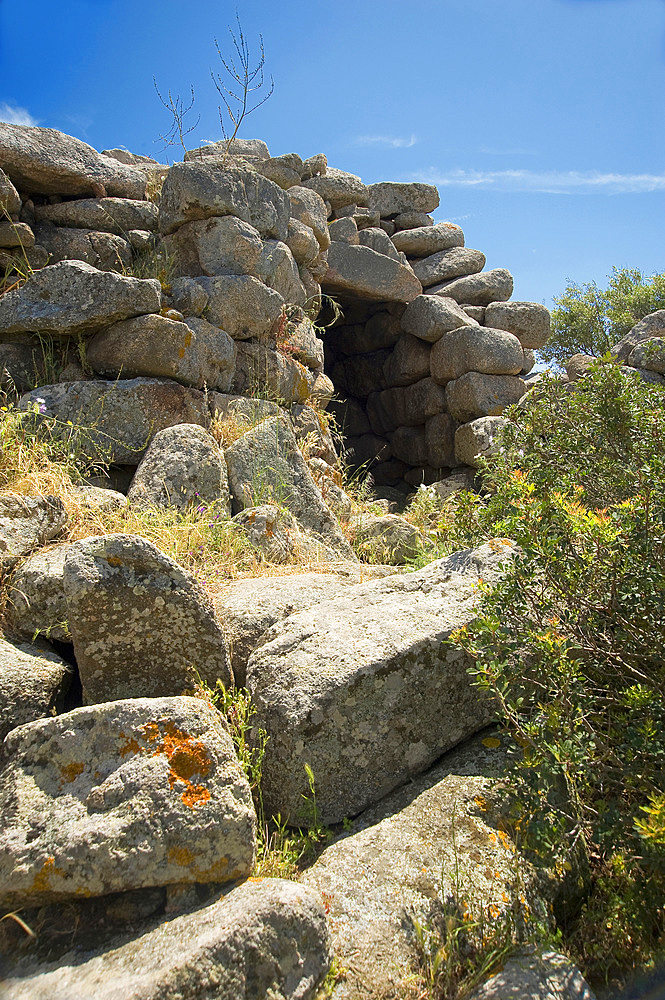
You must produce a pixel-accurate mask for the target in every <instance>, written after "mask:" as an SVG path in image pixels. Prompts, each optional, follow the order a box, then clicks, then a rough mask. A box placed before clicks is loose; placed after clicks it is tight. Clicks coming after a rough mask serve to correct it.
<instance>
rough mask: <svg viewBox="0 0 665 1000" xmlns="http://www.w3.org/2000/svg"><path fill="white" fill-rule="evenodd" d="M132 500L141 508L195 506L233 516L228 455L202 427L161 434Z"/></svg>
mask: <svg viewBox="0 0 665 1000" xmlns="http://www.w3.org/2000/svg"><path fill="white" fill-rule="evenodd" d="M127 498H128V500H129V501H130V502H131V503H133V504H138V505H140V506H141V507H175V508H176V509H177V510H186V509H187V508H188V507H191V506H192V505H197V506H203V507H208V506H210V505H211V504H216V505H217V509H218V510H219V511H220V512H221V513H222V514H226V515H227V516H230V514H231V501H230V497H229V484H228V478H227V475H226V462H225V460H224V455H223V453H222V451H221V449H220V447H219V445H218V444H217V442H216V441H215V439H214V438H213V437H212V435H211V434H209V433H208V431H206V430H204V428H203V427H200V426H199V425H198V424H177V425H176V426H175V427H167V428H166V429H165V430H163V431H158V432H157V434H155V436H154V438H153V439H152V441H151V442H150V445H149V447H148V450H147V451H146V453H145V455H144V456H143V458H142V459H141V462H140V464H139V467H138V468H137V470H136V473H135V474H134V478H133V479H132V485H131V486H130V489H129V493H128V494H127Z"/></svg>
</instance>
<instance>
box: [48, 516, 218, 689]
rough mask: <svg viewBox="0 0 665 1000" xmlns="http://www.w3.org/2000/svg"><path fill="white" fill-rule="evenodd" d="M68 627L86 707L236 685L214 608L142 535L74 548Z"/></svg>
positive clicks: (66, 580) (68, 568)
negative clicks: (218, 683) (200, 682)
mask: <svg viewBox="0 0 665 1000" xmlns="http://www.w3.org/2000/svg"><path fill="white" fill-rule="evenodd" d="M63 584H64V590H65V596H66V599H67V612H68V621H69V628H70V631H71V634H72V639H73V641H74V653H75V655H76V662H77V664H78V668H79V674H80V676H81V684H82V685H83V695H84V699H85V701H86V703H88V704H91V703H95V702H103V701H113V700H117V699H119V698H140V697H153V698H156V697H161V696H164V695H179V694H183V692H185V691H189V690H191V689H192V688H193V687H194V685H195V683H196V680H197V674H198V675H199V676H200V677H201V679H202V680H204V681H206V682H207V683H208V684H211V685H212V686H214V684H215V681H216V680H217V678H219V679H220V680H222V682H223V683H224V684H225V685H226V686H227V687H228V686H230V685H231V684H232V683H233V674H232V673H231V669H230V666H229V657H228V650H227V647H226V641H225V639H224V635H223V633H222V630H221V628H220V626H219V624H218V622H217V620H216V619H215V616H214V613H213V610H212V606H211V604H210V601H209V599H208V598H207V597H206V595H205V593H204V591H203V590H202V588H201V587H200V585H199V584H198V583H197V582H196V580H195V579H194V577H192V576H190V574H189V573H187V572H186V570H184V569H182V567H180V566H178V564H177V563H175V562H174V561H173V560H172V559H170V558H169V557H168V556H166V555H164V553H163V552H160V551H159V549H158V548H157V547H156V546H155V545H153V544H152V542H149V541H147V539H145V538H141V537H139V536H138V535H122V534H116V535H100V536H97V537H93V538H86V539H84V540H83V541H82V542H76V543H75V544H74V545H72V547H71V548H70V550H69V552H68V553H67V555H66V557H65V563H64V571H63Z"/></svg>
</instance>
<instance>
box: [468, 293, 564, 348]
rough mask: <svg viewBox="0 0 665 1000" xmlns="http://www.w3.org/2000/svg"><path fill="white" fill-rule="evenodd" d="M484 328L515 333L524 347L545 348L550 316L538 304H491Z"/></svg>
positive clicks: (486, 311) (548, 333)
mask: <svg viewBox="0 0 665 1000" xmlns="http://www.w3.org/2000/svg"><path fill="white" fill-rule="evenodd" d="M483 323H484V326H491V327H494V328H495V329H498V330H508V332H509V333H514V334H515V336H516V337H517V338H518V340H519V341H520V343H521V345H522V347H525V348H528V349H538V348H539V347H544V346H545V343H546V341H547V338H548V337H549V335H550V314H549V310H548V309H546V308H545V306H542V305H540V304H539V303H538V302H490V304H489V305H488V306H487V308H486V310H485V319H484V321H483Z"/></svg>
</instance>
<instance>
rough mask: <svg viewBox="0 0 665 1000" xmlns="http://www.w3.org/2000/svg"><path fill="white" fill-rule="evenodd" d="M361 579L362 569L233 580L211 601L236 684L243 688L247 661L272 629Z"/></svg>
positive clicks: (216, 592) (214, 595)
mask: <svg viewBox="0 0 665 1000" xmlns="http://www.w3.org/2000/svg"><path fill="white" fill-rule="evenodd" d="M360 576H361V570H360V569H358V570H357V571H356V572H355V574H354V575H345V576H340V575H335V574H332V573H298V574H297V575H294V576H271V577H263V578H258V579H251V580H234V581H232V582H231V583H229V584H228V585H227V586H226V587H224V588H223V589H221V588H220V589H217V590H215V591H214V592H213V594H212V600H213V604H214V607H215V613H216V615H217V618H218V620H219V621H220V622H222V627H223V629H224V634H225V635H226V638H227V641H228V643H229V648H230V650H231V664H232V666H233V675H234V677H235V680H236V684H237V685H238V686H240V687H243V686H244V684H245V672H246V667H247V661H248V659H249V657H250V656H251V654H252V653H253V652H254V650H255V649H256V647H257V646H258V645H259V643H260V640H261V636H262V635H263V634H264V633H265V632H266V631H267V630H268V629H269V628H271V627H272V626H273V625H275V623H276V622H279V621H283V619H285V618H288V617H289V615H292V614H294V612H296V611H302V610H304V609H305V608H311V607H312V606H313V605H315V604H318V603H319V602H321V601H325V600H328V599H329V598H331V597H335V596H336V595H337V594H339V593H340V591H342V590H343V588H345V587H348V586H349V585H352V584H355V583H359V582H360Z"/></svg>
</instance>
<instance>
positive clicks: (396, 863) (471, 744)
mask: <svg viewBox="0 0 665 1000" xmlns="http://www.w3.org/2000/svg"><path fill="white" fill-rule="evenodd" d="M506 751H507V747H506V743H505V741H503V743H502V741H501V740H499V739H497V738H495V737H494V734H493V733H491V735H488V736H486V737H484V738H483V737H481V736H478V737H474V738H473V739H471V740H469V741H468V742H466V743H464V744H463V745H462V746H460V747H457V748H456V749H455V750H452V751H450V752H449V753H447V754H446V755H445V757H443V759H442V760H441V761H440V762H439V763H438V764H437V765H436V766H435V767H434V768H433V769H432V770H431V771H428V772H427V774H424V775H421V776H420V777H418V778H416V779H415V780H414V781H412V782H410V783H409V784H408V785H406V786H405V787H403V788H400V789H399V790H398V791H396V792H393V793H392V794H391V795H389V796H388V797H387V798H386V799H384V800H383V801H382V802H380V803H379V804H378V805H376V806H374V807H372V808H371V809H368V810H367V811H366V812H364V813H362V815H361V816H359V817H358V819H357V820H356V821H355V822H354V823H353V825H352V827H351V829H350V831H349V833H348V834H347V835H344V836H342V837H341V838H340V839H338V840H337V841H336V842H335V843H333V844H331V845H330V846H329V847H327V848H326V849H325V850H324V852H323V854H322V855H321V856H320V857H319V859H318V860H317V861H316V862H315V864H314V865H313V866H312V867H311V868H309V869H308V870H307V871H306V872H305V873H304V875H303V877H302V883H303V885H306V886H307V887H308V888H312V889H317V890H318V891H319V892H320V893H321V894H322V895H323V898H324V899H325V900H326V902H327V905H328V911H329V920H330V928H331V932H332V939H333V947H334V950H335V954H336V955H337V956H338V959H339V961H340V963H341V964H342V965H343V966H344V967H345V968H346V969H347V970H348V971H347V975H346V979H345V980H343V981H342V982H339V983H338V984H337V985H336V986H335V989H334V991H333V994H332V996H333V998H334V1000H382V998H383V997H385V996H386V995H388V996H391V997H393V996H395V997H398V996H399V997H411V996H413V997H415V996H416V995H417V994H416V992H415V991H414V992H411V990H412V989H413V988H414V980H416V981H417V975H416V970H417V968H418V964H417V960H416V955H417V952H416V942H415V933H414V925H413V919H412V918H413V917H415V918H416V919H418V920H419V921H420V922H421V923H424V922H427V921H429V920H430V919H431V917H432V916H434V915H435V914H436V912H437V910H440V909H441V903H442V902H443V900H442V892H443V893H444V894H446V895H448V894H451V893H452V892H454V890H455V883H456V880H457V879H456V872H457V873H458V876H457V877H458V879H459V883H460V884H461V885H462V886H463V887H464V890H465V898H466V902H467V905H468V907H469V910H470V912H471V915H472V916H473V917H479V916H480V915H481V914H480V912H479V910H480V909H481V908H482V909H484V908H486V907H494V908H496V913H497V914H498V913H499V912H501V911H503V910H505V909H506V906H507V904H508V905H509V901H510V900H512V899H513V896H514V892H515V888H514V881H515V874H516V862H517V856H516V852H515V844H514V843H513V842H512V840H510V839H509V838H508V837H507V836H506V835H505V834H502V833H499V831H498V830H497V828H496V826H495V825H494V824H493V823H492V820H491V818H490V815H489V814H488V811H487V808H486V801H487V798H488V797H490V796H491V794H492V789H493V788H494V787H495V786H496V784H497V783H498V782H499V781H500V780H501V779H502V778H505V776H506V774H507V773H509V772H510V758H509V757H508V755H507V752H506ZM519 872H520V875H521V877H522V886H521V893H522V901H523V902H524V903H527V900H528V905H529V906H530V907H531V909H532V911H533V912H534V913H535V914H537V915H540V916H542V915H543V912H544V906H543V904H542V902H541V901H540V900H539V898H538V896H537V893H536V891H535V890H536V879H535V873H534V871H533V870H532V869H531V868H530V866H529V865H528V864H527V863H526V862H525V861H524V859H522V858H520V859H519ZM387 987H388V988H389V989H387ZM384 991H385V992H384ZM521 996H522V995H521V994H520V1000H521ZM497 1000H504V997H503V995H500V997H499V998H497Z"/></svg>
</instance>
